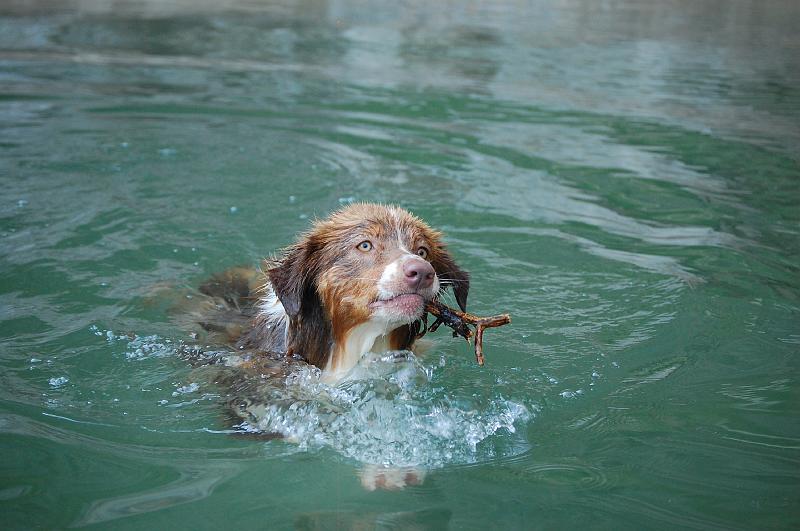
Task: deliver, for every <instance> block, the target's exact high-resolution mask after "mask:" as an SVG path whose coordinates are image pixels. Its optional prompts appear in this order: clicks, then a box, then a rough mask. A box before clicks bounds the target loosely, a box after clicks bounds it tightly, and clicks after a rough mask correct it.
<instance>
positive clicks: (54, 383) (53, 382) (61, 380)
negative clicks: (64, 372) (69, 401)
mask: <svg viewBox="0 0 800 531" xmlns="http://www.w3.org/2000/svg"><path fill="white" fill-rule="evenodd" d="M67 382H69V378H67V377H66V376H59V377H58V378H50V380H48V383H50V387H55V388H58V387H61V386H63V385H64V384H66V383H67Z"/></svg>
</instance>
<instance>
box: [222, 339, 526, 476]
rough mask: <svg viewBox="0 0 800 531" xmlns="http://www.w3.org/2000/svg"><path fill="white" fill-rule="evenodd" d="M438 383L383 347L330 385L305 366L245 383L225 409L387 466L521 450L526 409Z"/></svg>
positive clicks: (309, 444) (430, 372)
mask: <svg viewBox="0 0 800 531" xmlns="http://www.w3.org/2000/svg"><path fill="white" fill-rule="evenodd" d="M440 380H441V377H440V375H438V374H437V368H427V367H425V366H424V365H422V364H421V363H420V362H419V360H418V359H417V358H416V357H415V356H414V354H412V353H411V352H407V351H402V352H389V353H385V354H382V355H370V356H367V357H365V358H364V359H363V360H362V362H361V363H360V364H359V365H358V366H357V367H356V368H355V369H354V370H353V372H351V373H350V375H349V376H348V379H347V381H346V382H345V383H342V384H340V385H339V386H336V387H332V386H329V385H327V384H325V383H323V382H321V381H320V371H319V370H318V369H316V368H314V367H310V366H307V365H303V366H298V367H296V368H295V369H294V370H293V371H292V372H291V373H290V374H289V375H288V377H286V378H285V379H282V385H276V382H275V381H270V379H262V380H260V381H258V382H251V384H250V385H246V386H243V387H242V388H240V389H239V391H242V392H241V393H240V394H241V396H237V398H236V399H235V400H234V401H233V402H232V403H231V406H232V408H233V409H234V411H235V412H236V413H237V414H238V415H239V416H241V417H242V418H246V419H247V421H246V422H245V423H243V424H242V426H241V427H242V429H245V430H248V431H258V432H266V433H275V434H280V435H281V436H283V437H285V438H286V439H287V440H289V441H291V442H293V443H295V444H297V445H298V447H299V448H300V449H303V450H314V449H320V448H324V447H329V448H332V449H334V450H336V451H337V452H338V453H340V454H342V455H343V456H345V457H347V458H350V459H353V460H356V461H359V462H362V463H369V464H375V465H381V466H386V467H407V466H422V467H426V468H439V467H442V466H444V465H447V464H468V463H476V462H480V461H484V460H488V459H493V458H497V457H507V456H509V455H514V454H517V453H520V452H522V451H525V450H527V446H526V445H525V443H524V441H523V438H522V437H520V436H517V435H516V432H517V427H518V425H520V424H522V423H525V422H527V421H529V420H530V419H531V418H532V416H533V414H532V412H531V410H530V409H529V408H527V407H526V406H524V405H523V404H520V403H517V402H514V401H512V400H508V399H505V398H503V397H502V396H499V395H493V396H488V397H486V398H478V397H476V395H477V393H469V394H467V393H465V392H463V391H462V392H461V394H457V395H456V394H451V393H449V392H448V390H447V387H446V386H444V385H442V384H444V382H441V381H440ZM245 391H246V392H245Z"/></svg>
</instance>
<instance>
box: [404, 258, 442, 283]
mask: <svg viewBox="0 0 800 531" xmlns="http://www.w3.org/2000/svg"><path fill="white" fill-rule="evenodd" d="M403 273H404V274H405V276H406V284H408V286H409V287H410V288H413V289H425V288H429V287H431V286H432V285H433V277H435V276H436V272H435V271H434V270H433V266H432V265H431V264H430V263H428V262H426V261H425V260H420V259H414V260H408V261H407V262H406V263H405V264H403Z"/></svg>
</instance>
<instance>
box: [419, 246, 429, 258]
mask: <svg viewBox="0 0 800 531" xmlns="http://www.w3.org/2000/svg"><path fill="white" fill-rule="evenodd" d="M417 254H418V255H420V256H421V257H422V258H425V259H427V258H428V249H426V248H425V247H420V248H419V249H417Z"/></svg>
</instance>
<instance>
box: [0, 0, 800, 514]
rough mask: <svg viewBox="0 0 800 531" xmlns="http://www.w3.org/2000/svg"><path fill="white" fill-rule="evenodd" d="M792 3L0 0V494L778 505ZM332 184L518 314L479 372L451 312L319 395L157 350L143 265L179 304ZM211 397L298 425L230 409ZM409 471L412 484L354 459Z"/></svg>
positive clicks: (350, 507)
mask: <svg viewBox="0 0 800 531" xmlns="http://www.w3.org/2000/svg"><path fill="white" fill-rule="evenodd" d="M798 20H800V4H799V3H797V2H793V1H789V0H774V1H770V2H758V1H755V0H742V1H737V2H726V1H722V0H700V1H697V2H693V3H687V2H683V1H679V0H666V1H663V2H651V1H646V0H621V1H615V2H602V3H598V2H591V1H586V0H559V1H542V0H533V1H531V2H527V3H520V2H492V3H466V4H458V5H455V4H450V3H440V2H418V1H415V0H414V1H410V2H403V3H399V4H386V3H381V2H371V1H357V0H356V1H354V0H349V1H322V0H319V1H301V2H261V1H249V0H236V1H222V2H211V1H210V0H200V1H189V0H170V1H167V2H163V1H141V0H139V1H136V0H119V1H113V2H112V1H101V0H70V1H65V2H51V1H34V2H31V1H26V2H23V1H10V2H9V1H7V2H4V3H3V4H2V5H0V152H2V156H0V173H1V174H2V175H3V176H4V179H5V180H4V181H3V186H2V187H0V271H2V275H0V367H2V370H0V447H1V448H2V451H3V455H4V456H6V459H4V461H3V464H2V465H0V469H2V473H1V474H0V476H2V478H3V479H2V480H1V481H0V483H1V484H0V510H2V511H3V516H4V517H6V518H4V521H10V522H12V527H15V526H16V527H22V526H24V527H37V526H38V527H44V528H60V527H67V526H69V525H89V524H92V523H102V522H112V521H113V522H114V524H123V523H128V524H129V525H130V526H132V527H137V526H138V527H163V525H164V522H171V523H172V522H176V521H180V522H182V523H186V524H187V525H193V526H196V527H203V526H210V525H215V526H219V527H221V526H230V525H232V524H238V525H242V526H244V527H254V528H259V527H264V523H265V522H269V523H270V524H274V527H278V528H282V527H283V528H288V527H291V526H298V527H301V528H320V527H325V526H326V525H328V524H329V523H330V522H343V526H345V527H346V526H347V525H351V526H359V525H367V526H378V527H379V526H384V527H390V526H393V525H396V526H404V525H413V526H417V527H419V528H425V527H430V528H441V527H442V526H443V525H446V524H447V523H451V524H452V526H453V527H456V528H487V527H502V528H509V529H512V528H528V527H530V526H531V522H532V521H535V522H537V525H539V526H541V527H552V528H564V527H575V526H580V525H581V524H584V525H586V526H592V527H609V528H611V527H613V528H618V527H620V525H619V524H620V522H625V523H628V526H629V527H631V528H637V529H638V528H649V527H664V526H665V525H667V526H674V527H703V528H712V527H713V528H719V527H723V528H737V527H748V528H761V527H780V526H782V525H783V526H786V524H787V522H790V520H791V519H790V518H788V517H787V515H791V514H794V512H796V510H795V509H796V503H794V501H793V500H794V499H795V497H794V490H796V489H793V487H794V486H795V485H797V484H798V474H797V470H798V468H797V466H796V463H797V458H798V456H797V446H798V445H797V441H798V440H800V432H798V429H797V423H796V422H793V419H794V416H793V415H794V409H793V408H794V404H795V403H796V400H795V397H796V395H797V389H798V381H797V378H796V377H795V375H796V374H797V373H798V372H797V369H798V367H797V361H796V360H797V345H798V339H797V338H798V337H800V333H798V327H797V322H798V320H797V316H798V313H800V303H799V302H800V295H799V293H800V287H798V278H799V277H798V272H800V271H798V268H797V265H796V264H797V262H798V260H797V258H798V256H800V238H798V236H799V235H800V233H799V232H798V229H797V227H798V210H797V204H798V201H800V191H798V186H797V179H796V176H797V173H798V164H797V153H798V146H799V145H800V128H798V126H797V124H798V123H800V59H798V58H800V38H798V33H797V31H796V27H797V21H798ZM353 200H370V201H386V202H393V203H400V204H402V205H403V206H406V207H408V208H409V209H411V210H412V211H414V212H416V213H417V214H419V215H421V216H422V217H423V218H425V219H426V220H427V221H428V222H430V224H431V225H433V226H436V227H438V228H441V229H442V230H443V231H444V232H445V234H446V235H447V237H448V242H449V244H450V247H451V249H453V251H454V252H455V253H456V254H457V256H458V258H459V263H462V264H464V265H465V266H466V268H467V269H469V270H470V271H471V272H472V276H473V285H472V289H471V293H470V305H471V309H472V310H474V311H476V312H477V313H484V312H485V313H492V312H495V311H507V312H509V313H511V314H512V315H513V317H514V322H513V325H512V326H510V327H504V328H503V329H501V330H498V331H497V332H496V333H494V334H492V336H491V338H490V339H491V342H489V340H488V338H487V362H486V366H484V367H483V368H477V367H475V366H474V363H473V362H472V360H471V353H470V351H469V348H468V347H466V346H463V345H462V343H460V342H458V341H454V340H451V339H450V338H449V336H448V335H447V334H446V333H441V332H440V333H439V334H438V337H437V342H436V344H435V345H434V347H433V349H432V352H431V354H430V355H429V356H428V357H425V358H421V359H419V360H417V359H415V358H413V357H408V358H405V359H401V360H399V361H397V360H395V361H388V360H382V359H380V357H378V358H377V359H373V360H366V361H365V364H364V365H363V366H362V367H361V368H360V369H359V370H360V371H362V372H361V374H360V375H358V377H357V378H355V379H354V380H353V381H351V382H350V383H348V384H346V385H343V386H341V387H337V388H330V387H326V386H324V385H322V384H321V383H319V382H318V380H317V378H316V375H315V373H314V371H312V370H309V369H305V370H298V371H297V372H294V373H292V376H291V377H290V378H289V379H287V380H281V381H280V384H278V383H277V381H276V380H274V381H268V382H266V381H263V380H262V379H261V378H260V375H243V374H242V373H239V372H236V371H235V370H233V371H232V372H231V369H226V370H225V371H223V370H220V369H219V368H218V367H217V366H210V367H204V368H203V369H200V370H199V372H198V369H197V368H196V367H189V366H187V363H186V359H185V357H183V356H180V355H176V352H177V351H182V349H184V348H185V345H186V344H188V343H190V342H191V341H192V340H191V338H189V337H187V336H186V335H185V334H184V332H183V330H182V329H180V327H177V326H175V324H174V323H172V322H171V321H170V320H169V318H168V317H167V314H166V311H165V310H166V306H167V304H166V303H164V304H162V303H159V302H157V301H154V300H153V298H152V297H151V296H150V295H151V293H152V292H153V291H154V290H155V289H156V288H158V287H163V286H164V285H165V284H166V285H169V286H170V287H178V288H179V289H177V290H174V291H176V292H178V293H179V294H180V296H181V297H183V296H191V294H192V293H193V292H192V289H193V288H195V287H196V286H197V284H198V283H199V282H200V281H201V280H202V279H204V278H207V277H208V276H209V275H210V274H212V273H214V272H218V271H221V270H223V269H225V268H227V267H229V266H232V265H235V264H240V263H247V264H255V263H257V262H258V261H259V260H260V259H261V258H263V257H264V256H265V255H267V254H269V253H271V252H273V251H274V250H276V249H278V248H280V247H281V246H283V245H285V244H287V243H288V242H290V241H292V239H293V238H294V236H295V235H296V234H297V233H298V232H299V231H302V230H304V229H305V228H306V227H307V226H308V223H309V220H310V219H312V218H313V217H314V216H318V215H320V216H321V215H325V214H326V213H328V212H329V211H330V210H332V209H334V208H336V207H338V206H339V205H341V204H345V203H348V202H350V201H353ZM172 302H174V301H172ZM106 330H112V331H113V332H111V336H110V337H109V336H108V334H107V332H106ZM97 334H100V335H97ZM214 348H216V347H211V350H214ZM229 354H230V353H229V352H226V351H224V350H220V351H219V352H217V354H216V355H217V356H222V357H224V356H227V355H229ZM226 371H228V372H226ZM251 376H252V377H251ZM223 380H224V381H223ZM226 404H228V405H230V406H232V407H234V408H236V407H239V408H240V411H239V412H240V414H241V416H243V417H246V418H247V424H246V425H245V426H246V427H250V428H252V429H258V430H261V431H262V432H279V433H281V434H282V435H284V436H286V437H288V438H289V439H291V440H293V442H291V443H290V442H287V441H281V440H270V441H258V440H253V439H249V438H236V437H233V436H232V435H231V432H232V431H235V428H234V424H237V423H239V422H241V418H237V419H234V420H231V419H230V418H227V417H226V416H225V414H224V411H225V408H226ZM365 463H366V464H368V465H369V466H365V465H364V464H365ZM384 465H390V466H388V467H384ZM412 465H413V466H415V467H425V468H429V469H431V470H430V471H429V474H428V476H427V477H426V478H425V481H424V483H423V484H422V485H417V486H414V487H413V488H409V489H406V490H405V491H403V492H401V493H374V492H373V493H368V492H366V491H365V490H364V488H363V487H362V482H364V484H365V485H367V486H369V482H368V481H366V480H365V478H367V476H368V475H369V474H372V477H371V480H372V481H373V483H372V485H373V486H374V485H375V484H376V483H377V482H378V480H379V476H380V474H381V471H384V472H385V470H388V469H389V468H391V467H399V468H395V469H394V470H402V469H403V468H404V467H407V466H408V467H411V466H412ZM381 467H384V468H381ZM376 470H378V472H376ZM359 479H360V480H361V481H360V480H359ZM384 479H386V478H384ZM410 483H412V482H409V484H410ZM383 496H387V497H383ZM476 500H481V501H482V503H476ZM198 502H200V503H198ZM487 508H490V509H488V510H487ZM534 519H535V520H534ZM212 522H213V523H212Z"/></svg>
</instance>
